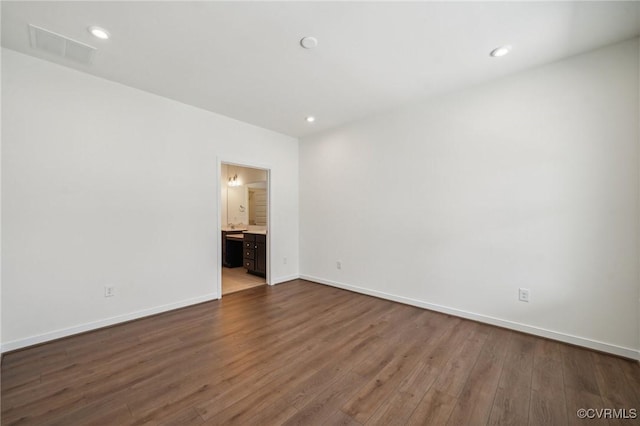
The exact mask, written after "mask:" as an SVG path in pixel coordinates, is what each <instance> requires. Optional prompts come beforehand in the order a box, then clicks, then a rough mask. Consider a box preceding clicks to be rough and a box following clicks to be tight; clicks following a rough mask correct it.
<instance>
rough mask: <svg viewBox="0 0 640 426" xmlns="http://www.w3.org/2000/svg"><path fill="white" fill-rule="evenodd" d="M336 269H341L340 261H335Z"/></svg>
mask: <svg viewBox="0 0 640 426" xmlns="http://www.w3.org/2000/svg"><path fill="white" fill-rule="evenodd" d="M336 268H338V269H342V261H341V260H336Z"/></svg>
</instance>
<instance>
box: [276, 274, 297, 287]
mask: <svg viewBox="0 0 640 426" xmlns="http://www.w3.org/2000/svg"><path fill="white" fill-rule="evenodd" d="M298 278H300V275H297V274H293V275H287V276H284V277H278V278H274V279H273V283H272V285H276V284H282V283H285V282H287V281H291V280H297V279H298Z"/></svg>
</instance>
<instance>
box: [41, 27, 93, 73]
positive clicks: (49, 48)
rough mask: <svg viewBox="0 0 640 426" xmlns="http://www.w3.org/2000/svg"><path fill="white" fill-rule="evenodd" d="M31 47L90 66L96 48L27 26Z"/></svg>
mask: <svg viewBox="0 0 640 426" xmlns="http://www.w3.org/2000/svg"><path fill="white" fill-rule="evenodd" d="M29 35H30V38H31V47H33V48H34V49H39V50H43V51H45V52H48V53H50V54H52V55H56V56H59V57H62V58H67V59H71V60H72V61H75V62H80V63H82V64H90V63H91V61H93V55H94V54H95V52H96V50H97V49H96V48H95V47H92V46H89V45H88V44H84V43H81V42H79V41H76V40H72V39H70V38H68V37H65V36H61V35H60V34H56V33H54V32H52V31H48V30H45V29H43V28H40V27H36V26H35V25H31V24H29Z"/></svg>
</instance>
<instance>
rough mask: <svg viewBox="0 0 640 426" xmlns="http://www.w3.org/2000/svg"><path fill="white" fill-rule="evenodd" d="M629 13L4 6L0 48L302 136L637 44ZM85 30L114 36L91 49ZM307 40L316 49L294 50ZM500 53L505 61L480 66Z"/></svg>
mask: <svg viewBox="0 0 640 426" xmlns="http://www.w3.org/2000/svg"><path fill="white" fill-rule="evenodd" d="M639 5H640V3H638V2H611V1H604V2H465V3H461V2H402V3H401V2H99V1H91V2H55V1H53V2H51V1H48V2H11V1H3V2H2V45H3V46H4V47H7V48H10V49H14V50H17V51H19V52H23V53H26V54H29V55H33V56H37V57H41V58H44V59H49V60H52V61H53V62H58V63H60V64H63V65H66V66H69V67H71V68H75V69H78V70H81V71H84V72H87V73H90V74H93V75H96V76H99V77H103V78H106V79H109V80H113V81H117V82H120V83H123V84H126V85H128V86H132V87H136V88H139V89H142V90H146V91H148V92H152V93H155V94H158V95H161V96H164V97H167V98H171V99H175V100H177V101H180V102H184V103H186V104H191V105H195V106H197V107H200V108H204V109H206V110H209V111H213V112H216V113H219V114H223V115H226V116H229V117H233V118H236V119H238V120H242V121H245V122H248V123H252V124H255V125H258V126H261V127H265V128H268V129H272V130H275V131H278V132H281V133H285V134H288V135H292V136H304V135H307V134H310V133H313V132H316V131H320V130H323V129H327V128H330V127H334V126H337V125H340V124H343V123H346V122H349V121H352V120H354V119H357V118H360V117H362V116H366V115H369V114H372V113H376V112H379V111H382V110H385V109H390V108H395V107H398V106H399V105H401V104H403V103H407V102H413V101H417V100H419V99H421V98H424V97H427V96H430V95H433V94H436V93H440V92H443V91H447V90H452V89H456V88H459V87H464V86H468V85H472V84H476V83H479V82H482V81H486V80H489V79H493V78H497V77H500V76H504V75H507V74H510V73H513V72H517V71H520V70H523V69H526V68H530V67H533V66H537V65H540V64H544V63H548V62H551V61H555V60H558V59H560V58H563V57H567V56H570V55H574V54H577V53H580V52H584V51H587V50H591V49H594V48H597V47H600V46H604V45H607V44H611V43H614V42H617V41H621V40H625V39H628V38H631V37H634V36H638V35H639V34H640V23H639V22H640V19H639V16H640V15H639V13H640V12H639V10H640V9H639ZM27 24H34V25H37V26H39V27H43V28H45V29H48V30H51V31H54V32H56V33H59V34H62V35H65V36H67V37H70V38H72V39H75V40H78V41H82V42H84V43H88V44H90V45H92V46H95V47H97V48H98V51H97V53H96V55H95V59H94V62H93V64H91V65H80V64H76V63H74V62H71V61H69V60H65V59H63V58H60V59H58V58H53V57H48V56H46V55H47V54H46V53H43V52H40V51H36V50H34V49H32V48H31V47H30V45H29V32H28V29H27ZM90 25H99V26H102V27H104V28H106V29H108V30H109V31H110V32H111V34H112V38H111V39H110V40H108V41H101V40H98V39H96V38H94V37H93V36H91V35H90V34H89V33H88V32H87V27H88V26H90ZM304 36H314V37H316V38H317V39H318V42H319V43H318V47H317V48H316V49H314V50H305V49H302V48H301V47H300V45H299V40H300V39H301V38H302V37H304ZM503 44H511V45H513V51H512V53H511V54H510V55H508V56H506V57H503V58H491V57H489V55H488V53H489V52H490V51H491V50H492V49H493V48H495V47H496V46H499V45H503ZM307 115H314V116H316V118H317V120H316V122H315V123H313V124H309V123H307V122H306V121H305V117H306V116H307Z"/></svg>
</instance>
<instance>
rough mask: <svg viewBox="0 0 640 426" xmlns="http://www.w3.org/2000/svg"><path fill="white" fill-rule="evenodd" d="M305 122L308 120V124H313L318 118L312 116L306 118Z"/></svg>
mask: <svg viewBox="0 0 640 426" xmlns="http://www.w3.org/2000/svg"><path fill="white" fill-rule="evenodd" d="M305 120H307V123H313V122H314V121H316V118H315V117H314V116H313V115H310V116H308V117H307V118H305Z"/></svg>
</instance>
